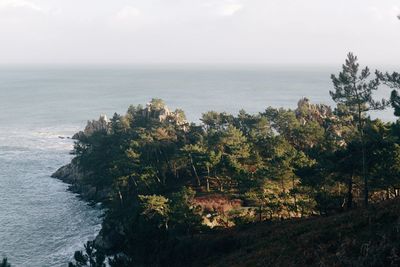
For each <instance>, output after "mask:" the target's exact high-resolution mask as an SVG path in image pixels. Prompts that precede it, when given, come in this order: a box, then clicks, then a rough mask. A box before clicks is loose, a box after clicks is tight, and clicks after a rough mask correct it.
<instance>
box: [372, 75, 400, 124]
mask: <svg viewBox="0 0 400 267" xmlns="http://www.w3.org/2000/svg"><path fill="white" fill-rule="evenodd" d="M376 75H377V77H378V78H379V79H380V80H381V81H382V82H383V83H384V84H386V85H387V86H389V87H390V88H391V89H393V91H392V93H391V95H390V103H391V105H392V107H393V108H394V115H395V116H397V117H400V95H399V92H398V91H397V90H399V89H400V73H397V72H393V73H392V74H389V73H388V72H386V73H385V74H383V73H382V72H379V71H376Z"/></svg>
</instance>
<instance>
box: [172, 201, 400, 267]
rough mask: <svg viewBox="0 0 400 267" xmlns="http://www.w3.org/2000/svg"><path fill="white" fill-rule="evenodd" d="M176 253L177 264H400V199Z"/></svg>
mask: <svg viewBox="0 0 400 267" xmlns="http://www.w3.org/2000/svg"><path fill="white" fill-rule="evenodd" d="M171 249H172V250H173V251H169V253H168V254H169V255H171V252H172V253H175V262H174V263H173V264H175V266H399V265H400V200H399V199H395V200H391V201H387V202H385V203H381V204H377V205H376V206H372V207H371V208H370V209H369V210H362V209H360V210H354V211H350V212H346V213H342V214H338V215H334V216H330V217H315V218H309V219H292V220H287V221H279V222H278V221H277V222H264V223H258V224H249V225H247V226H243V227H239V228H232V229H228V230H223V231H221V232H220V233H218V234H215V233H214V234H213V235H209V236H208V235H203V236H197V237H195V238H194V239H188V240H185V241H183V242H181V243H180V244H179V247H171ZM171 266H172V265H171Z"/></svg>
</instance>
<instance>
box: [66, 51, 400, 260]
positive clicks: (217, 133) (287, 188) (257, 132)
mask: <svg viewBox="0 0 400 267" xmlns="http://www.w3.org/2000/svg"><path fill="white" fill-rule="evenodd" d="M332 81H333V85H334V91H332V92H331V96H332V98H333V99H334V101H335V102H336V103H337V106H336V107H335V109H334V111H332V109H331V108H330V107H329V106H326V105H313V104H311V103H310V102H309V101H308V99H302V100H301V101H300V102H299V106H298V108H297V109H295V110H291V109H283V108H280V109H276V108H271V107H269V108H267V109H266V110H265V111H264V112H263V113H259V114H248V113H246V112H245V111H243V110H241V111H240V112H239V114H238V115H231V114H227V113H218V112H214V111H210V112H207V113H204V114H203V115H202V118H201V123H200V124H195V123H191V124H189V123H188V122H186V119H185V115H184V112H183V111H182V110H176V111H173V112H171V111H170V110H168V108H167V107H166V105H165V103H164V102H163V101H162V100H160V99H152V100H151V102H150V103H148V104H147V105H146V106H145V107H143V106H140V105H139V106H130V107H129V109H128V111H127V112H126V114H125V115H119V114H114V116H113V117H112V119H111V120H110V122H108V125H107V127H108V129H106V130H102V131H94V132H93V133H91V134H81V135H80V136H79V138H78V140H77V142H76V144H75V150H74V153H75V159H74V163H75V164H77V165H78V167H79V168H80V169H81V170H82V173H83V174H84V175H83V178H82V179H81V180H80V181H77V182H78V183H79V184H78V185H79V186H82V187H83V188H86V187H89V188H95V192H96V193H97V192H100V193H102V194H103V193H104V192H106V193H107V201H106V202H105V204H106V207H107V208H108V210H107V212H106V217H105V219H104V225H103V229H102V231H101V236H102V237H103V238H104V239H106V240H107V242H108V243H109V244H108V245H109V248H108V249H107V250H106V251H102V250H101V249H99V250H97V248H95V247H94V244H93V243H90V244H89V243H88V244H87V245H86V247H85V252H77V253H76V255H75V262H76V263H75V265H71V266H103V265H101V264H103V262H104V259H105V256H104V255H103V254H102V253H103V252H104V253H105V254H107V256H110V258H109V264H110V265H111V266H134V265H137V266H160V265H164V266H165V259H169V258H171V257H175V256H176V255H174V256H172V255H167V254H165V253H167V251H168V249H166V247H167V246H169V245H171V244H172V245H173V246H177V247H179V246H180V244H185V242H189V243H190V241H184V240H191V238H193V237H194V236H196V235H199V234H203V233H207V232H211V231H212V230H211V229H210V228H208V227H207V225H206V224H207V223H209V222H210V220H208V218H209V217H207V216H214V217H212V218H218V220H219V221H218V220H217V219H216V220H215V221H213V222H212V223H214V225H209V224H208V226H210V227H216V228H218V227H227V226H231V225H234V224H244V223H248V222H253V221H259V220H260V221H264V220H271V221H273V220H278V219H287V218H299V217H307V216H311V215H331V214H333V213H338V212H341V211H343V210H346V209H351V208H354V207H358V206H360V204H361V203H362V200H361V199H362V192H363V191H364V192H365V194H364V199H366V200H372V201H379V200H381V199H388V198H392V197H394V196H398V195H399V192H400V191H399V187H400V178H399V177H400V175H399V174H400V122H397V123H382V122H380V121H379V120H374V121H373V120H371V119H370V118H369V116H368V112H369V111H371V110H376V109H378V110H380V109H383V108H384V107H386V106H387V102H386V101H375V100H373V98H372V93H373V92H375V91H376V90H377V89H378V86H379V85H380V82H383V83H385V84H388V85H389V86H391V87H392V88H398V87H395V86H398V83H397V82H398V77H397V76H396V75H395V74H393V75H389V74H386V75H383V74H380V73H379V72H377V74H376V78H373V79H372V78H370V73H369V69H368V68H365V69H363V70H359V64H358V63H357V58H356V57H355V56H354V55H352V54H349V55H348V59H347V60H346V63H345V65H344V66H343V70H342V71H341V72H340V73H339V75H338V76H335V75H332ZM393 94H394V96H393V97H392V105H393V106H394V107H395V108H396V105H397V104H396V103H397V102H399V103H400V101H398V99H397V98H398V97H397V95H396V94H395V93H393ZM399 106H400V105H399ZM399 114H400V113H399ZM363 186H364V187H363ZM100 193H99V194H100ZM213 196H218V197H216V198H214V199H213V201H210V203H211V202H212V203H211V204H207V203H206V204H205V203H204V202H207V198H209V199H208V200H210V199H212V197H213ZM199 199H200V200H199ZM221 199H224V201H225V202H224V201H222V200H221ZM232 199H235V200H237V202H236V203H240V204H238V205H237V206H235V205H232V204H229V203H228V204H226V203H227V201H228V202H229V200H232ZM201 200H202V201H203V202H202V201H201ZM207 205H210V206H211V207H206V206H207ZM206 210H212V212H208V211H207V212H205V211H206ZM211 213H212V214H211ZM138 244H139V245H138ZM108 254H111V255H108ZM181 256H182V257H184V255H181ZM176 257H178V256H176ZM102 260H103V261H102ZM91 262H92V263H91ZM71 264H72V263H71ZM79 264H80V265H79ZM85 264H86V265H85ZM87 264H100V265H87Z"/></svg>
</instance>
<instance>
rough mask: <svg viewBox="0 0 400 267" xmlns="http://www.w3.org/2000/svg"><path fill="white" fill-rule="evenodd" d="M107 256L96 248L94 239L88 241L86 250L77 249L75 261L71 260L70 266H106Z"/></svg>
mask: <svg viewBox="0 0 400 267" xmlns="http://www.w3.org/2000/svg"><path fill="white" fill-rule="evenodd" d="M105 259H106V258H105V256H104V254H103V253H101V252H99V251H98V250H96V248H95V246H94V241H88V242H87V243H86V245H85V250H84V251H75V254H74V260H75V263H72V262H70V263H69V264H68V267H86V266H87V267H105V266H106V264H105V263H104V262H105Z"/></svg>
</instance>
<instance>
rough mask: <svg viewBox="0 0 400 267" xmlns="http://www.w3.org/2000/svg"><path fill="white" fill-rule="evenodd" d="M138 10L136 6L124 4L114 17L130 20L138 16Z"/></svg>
mask: <svg viewBox="0 0 400 267" xmlns="http://www.w3.org/2000/svg"><path fill="white" fill-rule="evenodd" d="M140 13H141V12H140V10H139V9H138V8H136V7H132V6H126V7H123V8H122V9H121V10H120V11H118V13H117V14H116V15H115V19H117V20H130V19H132V18H135V17H138V16H140Z"/></svg>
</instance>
